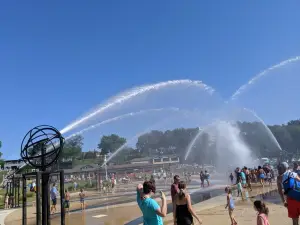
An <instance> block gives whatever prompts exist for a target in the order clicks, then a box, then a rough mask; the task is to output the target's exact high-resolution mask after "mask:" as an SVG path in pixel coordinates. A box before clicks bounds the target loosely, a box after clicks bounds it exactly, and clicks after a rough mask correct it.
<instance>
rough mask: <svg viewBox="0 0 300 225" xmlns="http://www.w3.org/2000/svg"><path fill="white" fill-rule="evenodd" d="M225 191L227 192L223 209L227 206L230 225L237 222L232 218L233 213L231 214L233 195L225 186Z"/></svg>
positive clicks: (234, 224)
mask: <svg viewBox="0 0 300 225" xmlns="http://www.w3.org/2000/svg"><path fill="white" fill-rule="evenodd" d="M225 192H226V193H227V197H226V203H227V204H226V206H225V209H227V208H228V214H229V218H230V220H231V225H237V222H236V220H235V218H234V215H233V211H234V200H233V197H232V191H231V189H230V188H229V187H226V188H225Z"/></svg>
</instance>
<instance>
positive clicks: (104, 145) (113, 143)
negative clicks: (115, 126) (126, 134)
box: [98, 134, 126, 155]
mask: <svg viewBox="0 0 300 225" xmlns="http://www.w3.org/2000/svg"><path fill="white" fill-rule="evenodd" d="M125 143H126V139H125V138H123V137H120V136H118V135H116V134H111V135H109V136H102V138H101V140H100V143H99V144H98V149H100V150H101V155H106V154H108V153H109V152H110V153H113V152H114V151H116V150H117V149H118V148H120V147H121V146H122V145H124V144H125Z"/></svg>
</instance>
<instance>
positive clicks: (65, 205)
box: [64, 200, 70, 209]
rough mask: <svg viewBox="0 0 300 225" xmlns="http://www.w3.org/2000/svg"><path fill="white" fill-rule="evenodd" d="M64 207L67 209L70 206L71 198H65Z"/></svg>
mask: <svg viewBox="0 0 300 225" xmlns="http://www.w3.org/2000/svg"><path fill="white" fill-rule="evenodd" d="M64 208H66V209H68V208H70V201H69V200H65V203H64Z"/></svg>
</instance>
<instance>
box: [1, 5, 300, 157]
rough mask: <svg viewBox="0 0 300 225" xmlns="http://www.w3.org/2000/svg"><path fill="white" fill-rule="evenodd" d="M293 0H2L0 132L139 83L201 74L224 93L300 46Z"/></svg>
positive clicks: (14, 148)
mask: <svg viewBox="0 0 300 225" xmlns="http://www.w3.org/2000/svg"><path fill="white" fill-rule="evenodd" d="M299 8H300V2H298V1H291V2H289V3H288V2H284V1H280V0H273V1H259V0H255V1H240V0H236V1H199V0H198V1H196V0H195V1H178V0H165V1H159V0H157V1H156V0H154V1H141V0H127V1H96V0H95V1H77V0H70V1H68V0H64V1H60V0H53V1H2V2H1V3H0V28H1V29H0V76H1V80H0V84H1V86H0V105H1V107H0V127H1V128H0V140H2V142H3V149H2V151H3V152H4V156H5V157H6V158H14V157H18V155H19V152H20V143H21V140H22V138H23V136H24V134H25V133H26V132H27V131H28V130H29V129H30V128H32V127H33V126H36V125H39V124H51V125H53V126H55V127H57V128H59V129H60V128H63V127H64V126H65V125H67V124H68V123H69V122H71V121H72V120H74V119H76V118H78V117H79V116H80V115H81V114H82V113H84V112H86V111H87V110H88V109H90V108H91V107H93V106H95V105H97V104H99V103H101V102H102V101H103V100H105V99H106V98H108V97H110V96H112V95H114V94H115V93H117V92H120V91H121V90H123V89H127V88H130V87H133V86H136V85H140V84H145V83H152V82H159V81H164V80H174V79H193V80H203V81H204V82H205V83H207V84H209V85H211V86H213V87H214V88H216V89H217V90H218V91H219V92H220V94H221V95H222V96H224V97H228V96H230V95H231V94H232V93H233V92H234V91H235V90H236V89H237V88H238V87H239V86H240V85H241V84H243V83H245V82H247V81H248V80H249V79H250V78H251V77H252V76H253V75H254V74H256V73H257V72H259V71H261V70H263V69H265V68H267V67H269V66H270V65H273V64H275V63H277V62H280V61H282V60H284V59H287V58H290V57H292V56H296V55H299V54H300V42H299V40H300V29H299V28H300V14H299Z"/></svg>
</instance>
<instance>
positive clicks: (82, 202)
mask: <svg viewBox="0 0 300 225" xmlns="http://www.w3.org/2000/svg"><path fill="white" fill-rule="evenodd" d="M79 198H80V205H81V210H84V209H85V203H84V198H85V193H84V191H83V189H80V193H79Z"/></svg>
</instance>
